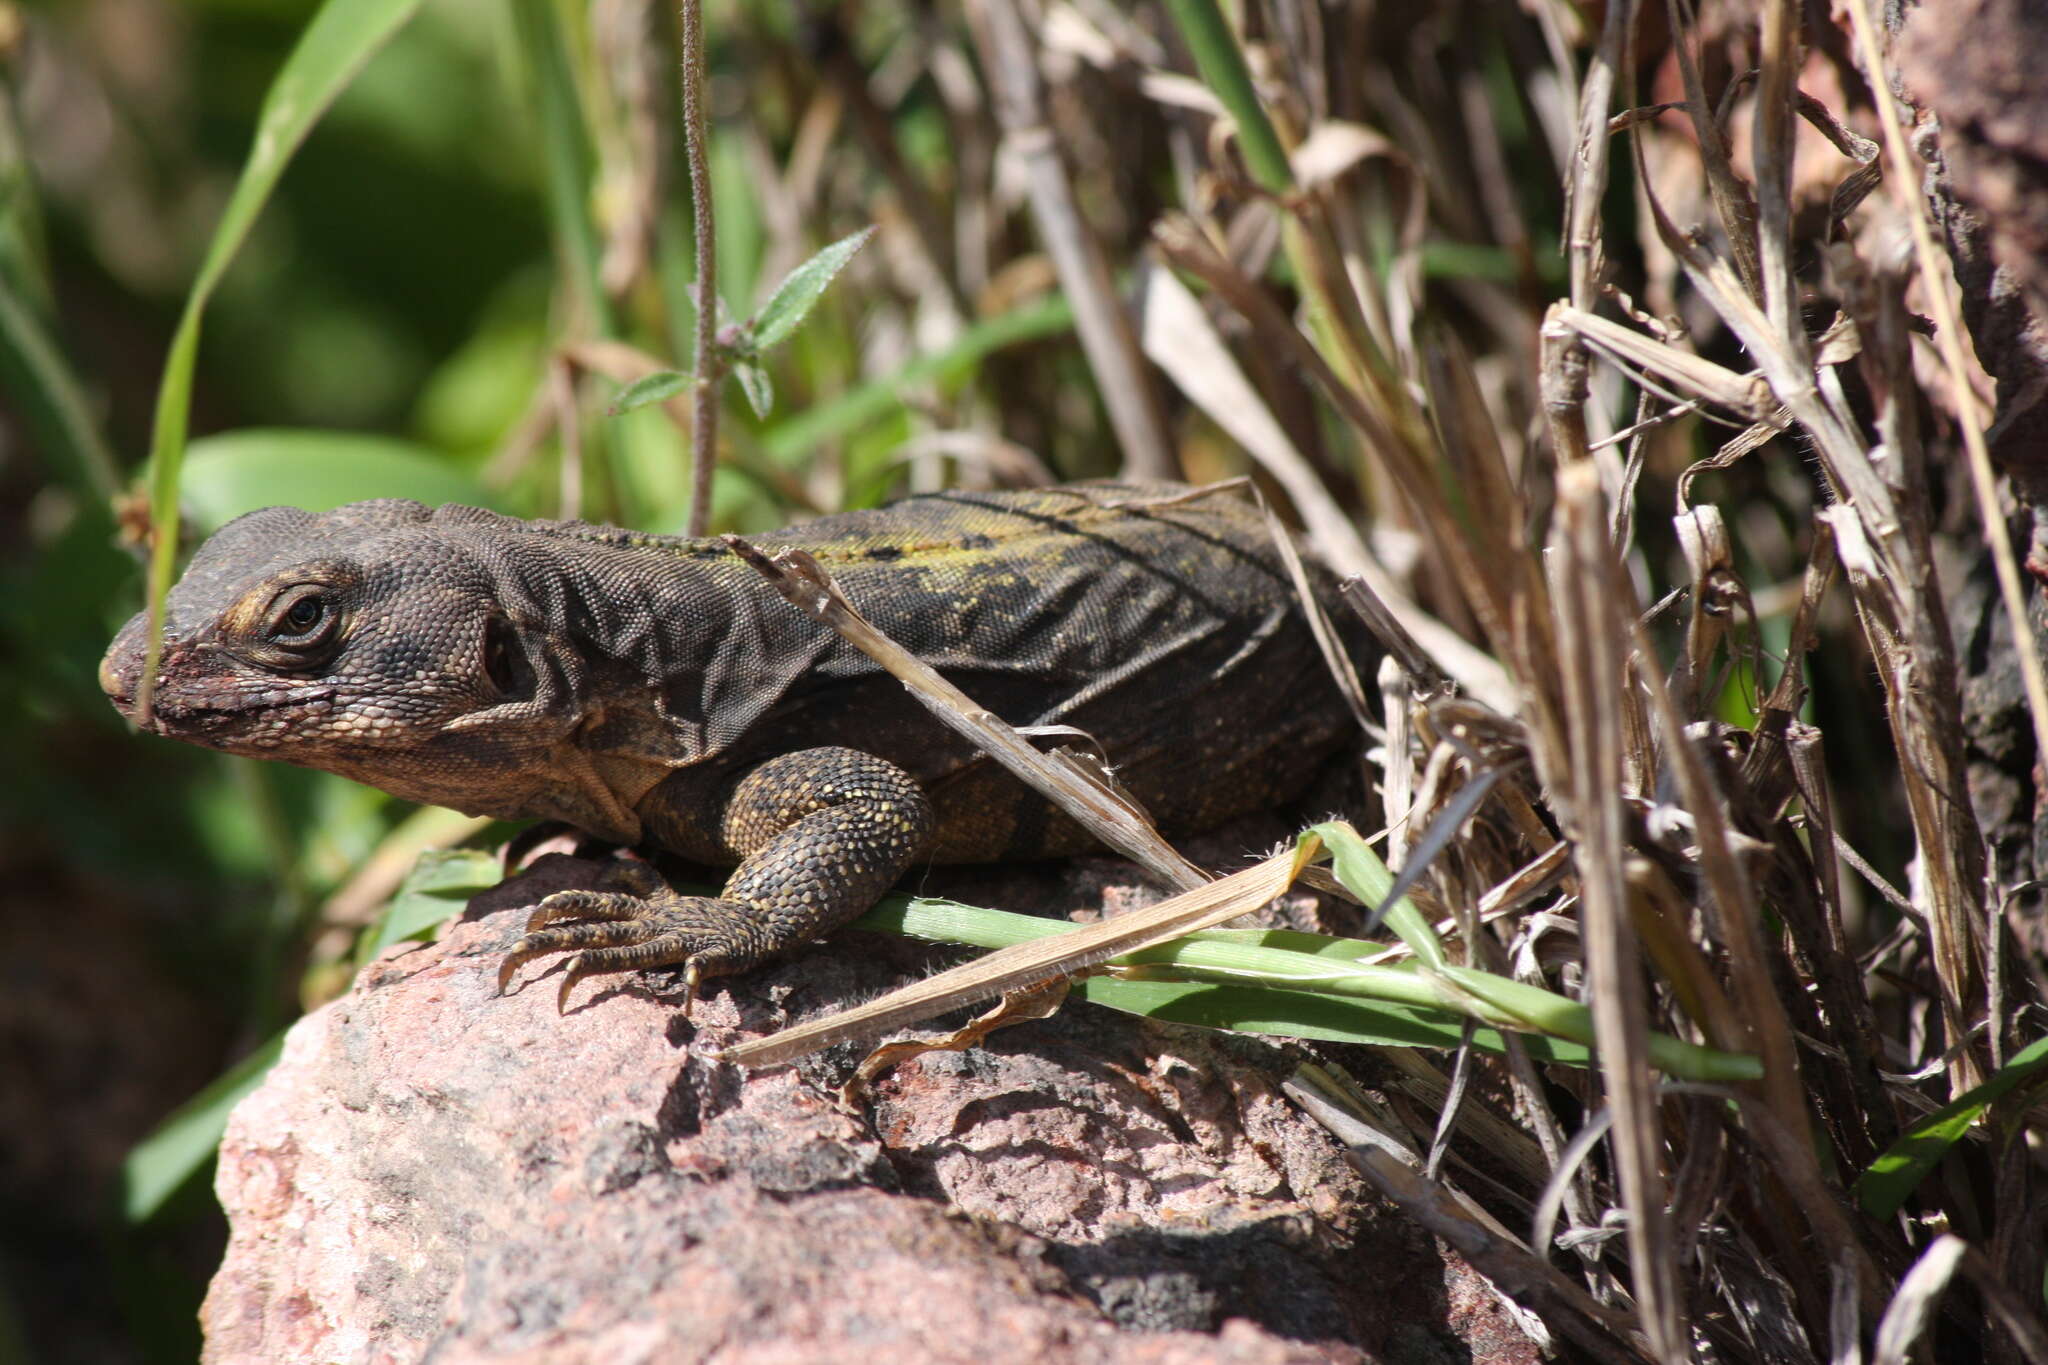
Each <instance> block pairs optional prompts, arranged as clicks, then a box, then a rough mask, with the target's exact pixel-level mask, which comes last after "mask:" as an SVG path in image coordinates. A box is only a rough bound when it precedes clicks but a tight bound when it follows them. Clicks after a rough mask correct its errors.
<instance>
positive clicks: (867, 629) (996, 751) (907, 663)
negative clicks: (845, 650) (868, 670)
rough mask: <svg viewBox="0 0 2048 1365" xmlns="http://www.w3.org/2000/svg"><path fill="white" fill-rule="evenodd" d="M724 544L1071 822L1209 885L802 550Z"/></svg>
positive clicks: (1162, 868) (1146, 826)
mask: <svg viewBox="0 0 2048 1365" xmlns="http://www.w3.org/2000/svg"><path fill="white" fill-rule="evenodd" d="M724 539H725V543H726V544H727V545H729V546H731V547H732V549H733V552H734V553H735V554H737V555H739V556H740V557H741V558H742V559H744V560H746V562H747V563H748V564H749V565H751V566H752V567H753V568H754V569H755V570H756V571H757V572H759V573H760V574H761V576H762V577H763V578H766V579H767V580H768V581H769V583H771V584H772V585H773V586H774V588H775V590H776V591H777V592H779V593H781V594H782V595H783V597H784V598H786V599H787V600H788V601H789V602H790V604H791V605H792V606H794V607H796V608H797V609H798V610H799V611H801V612H803V613H804V614H805V615H807V616H809V617H811V619H813V620H815V621H817V622H818V623H819V624H820V625H824V626H828V627H830V628H831V629H833V630H836V631H838V632H839V633H840V634H841V635H843V636H844V637H846V639H847V640H848V641H849V642H851V643H852V644H853V645H854V646H855V647H857V648H858V649H860V651H861V652H862V653H864V654H866V655H867V656H868V657H869V658H871V659H873V660H874V661H875V662H876V663H878V664H880V665H881V666H882V667H883V668H885V669H887V670H888V672H889V673H890V675H891V676H893V677H895V678H896V679H897V680H898V681H900V682H902V683H903V684H904V686H906V687H908V688H909V689H910V692H911V695H912V696H914V697H916V698H917V699H918V701H920V702H921V703H923V704H924V706H925V707H926V709H928V710H929V711H931V713H932V714H933V715H935V716H937V717H938V718H939V720H940V721H942V722H943V723H944V724H946V725H947V726H949V727H951V728H952V729H954V730H955V731H957V732H959V733H960V734H962V735H964V736H966V737H967V738H968V739H969V740H971V741H972V742H973V743H974V744H976V745H977V746H979V747H980V748H982V749H983V750H985V751H986V752H987V753H988V754H989V755H990V756H991V757H993V758H994V759H995V760H996V761H997V762H999V763H1001V764H1002V765H1003V766H1004V767H1006V768H1008V769H1009V770H1010V771H1011V772H1013V773H1015V774H1016V775H1017V777H1018V778H1019V779H1020V780H1022V781H1023V782H1024V783H1026V784H1027V785H1028V786H1030V787H1032V788H1033V789H1034V790H1036V791H1037V792H1039V793H1040V794H1041V795H1043V796H1044V797H1045V798H1046V799H1047V800H1049V801H1051V802H1052V803H1053V804H1054V805H1056V806H1058V807H1060V808H1061V809H1062V810H1064V811H1065V812H1066V813H1067V814H1069V815H1071V816H1073V817H1074V819H1076V820H1077V821H1079V822H1080V823H1081V824H1082V825H1083V826H1084V827H1085V828H1086V829H1087V830H1088V832H1089V833H1090V834H1093V835H1094V836H1095V837H1096V838H1098V839H1100V840H1101V841H1102V842H1103V843H1105V844H1107V845H1108V846H1109V847H1111V848H1113V849H1115V850H1117V851H1118V852H1119V853H1122V854H1124V855H1125V856H1126V857H1128V858H1130V859H1132V860H1133V861H1135V862H1137V863H1139V864H1140V865H1142V866H1144V867H1146V868H1149V869H1150V870H1151V871H1152V872H1153V873H1155V874H1156V875H1157V876H1159V877H1160V878H1161V879H1162V880H1164V881H1165V882H1167V883H1168V884H1169V885H1171V886H1176V887H1179V888H1181V889H1182V890H1187V889H1189V888H1190V887H1196V886H1200V885H1201V884H1202V883H1203V882H1205V881H1207V880H1208V878H1207V877H1206V876H1205V875H1204V874H1203V872H1202V870H1201V869H1200V868H1198V867H1196V866H1195V865H1194V864H1193V863H1190V862H1189V861H1188V860H1187V859H1185V858H1183V857H1181V856H1180V854H1179V853H1177V852H1175V851H1174V849H1173V846H1172V845H1170V844H1168V843H1167V842H1166V841H1165V840H1164V839H1162V838H1160V837H1159V832H1158V831H1157V830H1155V829H1153V828H1152V823H1151V821H1149V820H1147V819H1146V818H1144V816H1143V814H1142V812H1140V811H1138V810H1136V809H1135V808H1133V807H1132V806H1131V805H1130V803H1129V801H1128V800H1127V799H1126V798H1124V797H1123V796H1122V795H1120V794H1119V793H1117V792H1113V791H1111V790H1110V789H1109V788H1108V787H1106V786H1103V785H1102V784H1101V783H1100V782H1097V781H1095V780H1094V779H1093V777H1092V776H1091V775H1089V774H1088V773H1087V772H1086V771H1085V770H1083V769H1081V768H1079V767H1077V766H1075V765H1073V764H1070V763H1063V762H1061V761H1060V760H1059V759H1058V758H1057V757H1049V756H1047V755H1045V754H1042V753H1040V752H1039V751H1038V750H1037V749H1036V748H1034V747H1032V745H1031V742H1030V741H1029V740H1027V739H1026V738H1025V737H1024V736H1023V735H1021V734H1019V733H1018V732H1017V731H1016V730H1014V729H1012V728H1011V727H1010V726H1008V725H1005V724H1004V723H1003V722H1002V721H1001V720H1000V719H998V718H997V717H996V716H995V715H994V714H993V713H991V712H990V711H988V710H987V709H986V708H984V707H981V706H978V705H976V704H975V702H974V699H973V698H971V697H969V696H968V695H967V694H966V693H965V692H962V691H961V690H960V689H959V688H957V687H955V686H954V685H953V684H952V683H950V682H948V681H947V680H946V679H945V678H943V677H941V676H940V674H939V672H938V670H937V669H934V668H933V667H932V666H931V665H929V664H927V663H925V662H924V661H923V660H922V659H919V658H918V657H917V656H916V655H914V654H912V653H910V651H908V650H906V649H904V648H903V647H902V646H901V645H898V644H897V643H896V642H895V641H893V640H891V639H890V638H889V637H888V636H886V635H884V634H882V632H880V631H879V630H876V629H875V627H874V626H873V624H871V623H870V622H869V621H868V620H867V619H866V618H865V617H863V616H862V615H861V614H860V613H859V612H858V611H856V610H854V607H853V604H852V603H851V602H849V601H847V600H846V597H845V595H844V594H843V593H841V592H840V591H839V589H838V587H837V585H835V584H834V583H833V582H832V579H831V577H830V575H828V574H827V573H826V572H825V571H824V569H823V568H822V567H820V566H819V564H818V562H817V561H816V560H815V559H813V558H811V556H810V555H808V554H806V553H804V552H803V551H801V550H784V551H782V552H781V553H779V554H777V555H775V556H774V557H773V558H772V559H771V558H770V557H769V556H768V555H766V554H764V553H762V552H761V551H760V550H759V549H758V548H756V547H755V546H753V545H750V544H748V543H747V542H746V541H744V540H742V539H740V537H738V536H726V537H725V538H724Z"/></svg>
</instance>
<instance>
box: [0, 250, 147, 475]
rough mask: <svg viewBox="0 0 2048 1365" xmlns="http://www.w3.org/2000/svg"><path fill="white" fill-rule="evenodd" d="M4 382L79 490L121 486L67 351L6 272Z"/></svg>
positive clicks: (1, 286)
mask: <svg viewBox="0 0 2048 1365" xmlns="http://www.w3.org/2000/svg"><path fill="white" fill-rule="evenodd" d="M0 386H4V388H5V391H6V392H8V393H10V394H12V395H13V397H14V401H15V402H16V404H18V406H17V407H16V409H15V410H16V411H17V412H19V413H21V414H22V415H23V416H24V417H26V418H27V419H28V422H29V428H30V430H31V431H33V432H34V433H35V436H36V440H37V443H38V444H39V445H40V446H41V447H42V449H43V450H44V451H45V452H46V453H47V454H48V456H49V457H50V460H51V463H53V464H54V465H56V466H57V468H55V469H53V470H52V471H51V472H52V473H54V474H58V475H61V476H62V477H63V478H64V480H65V481H66V482H67V483H69V484H70V485H71V486H72V488H73V489H74V490H76V491H77V492H79V493H81V494H85V495H89V496H92V497H98V498H102V499H107V498H112V497H113V496H114V494H115V492H116V491H117V490H119V488H120V486H121V476H120V472H119V468H118V466H117V465H116V464H115V462H114V452H113V451H112V450H111V449H109V448H108V446H107V441H106V438H105V437H104V436H102V435H101V434H100V429H99V424H98V423H97V422H95V421H93V419H92V416H91V414H90V412H89V411H88V410H87V407H86V402H85V395H84V392H83V391H82V390H81V389H80V388H79V385H78V380H77V377H76V376H74V375H73V374H72V372H71V367H70V365H69V364H68V363H67V362H66V361H65V359H64V353H63V351H62V350H61V349H59V347H58V345H57V343H56V341H55V339H54V338H52V337H51V336H50V334H49V332H48V331H47V330H46V329H45V328H44V326H43V321H42V318H41V317H39V316H38V315H37V313H36V310H35V308H34V307H33V306H31V304H30V303H29V301H28V300H27V299H25V298H23V297H22V296H21V295H20V294H19V293H17V292H16V291H15V287H14V285H13V283H12V282H11V281H10V280H9V279H8V277H7V274H6V272H5V271H0Z"/></svg>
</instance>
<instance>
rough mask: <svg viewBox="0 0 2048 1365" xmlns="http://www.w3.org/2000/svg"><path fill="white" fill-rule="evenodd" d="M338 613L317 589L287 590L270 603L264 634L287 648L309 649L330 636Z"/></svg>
mask: <svg viewBox="0 0 2048 1365" xmlns="http://www.w3.org/2000/svg"><path fill="white" fill-rule="evenodd" d="M339 620H340V614H339V613H338V612H337V611H336V610H335V609H334V607H333V605H332V604H331V603H330V602H329V601H328V600H327V597H326V595H325V594H324V593H323V592H322V591H321V589H320V588H319V587H317V586H315V585H313V584H310V583H302V584H300V585H299V586H298V587H295V588H289V589H287V590H286V591H284V592H282V593H280V594H278V596H277V598H276V600H274V601H273V602H272V603H271V604H270V619H269V623H268V625H267V626H266V628H265V634H267V635H268V636H269V637H270V640H271V642H272V643H273V644H278V645H282V646H284V647H285V648H287V649H300V650H303V649H309V648H311V647H313V646H315V645H319V644H324V643H325V642H326V641H327V639H328V637H329V636H331V635H333V634H334V627H335V625H336V623H337V622H338V621H339Z"/></svg>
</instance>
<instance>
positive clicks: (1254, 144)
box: [1166, 0, 1294, 194]
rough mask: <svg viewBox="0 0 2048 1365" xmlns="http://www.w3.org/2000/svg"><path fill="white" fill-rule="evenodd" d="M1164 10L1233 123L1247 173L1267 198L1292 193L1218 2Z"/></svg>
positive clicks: (1169, 2) (1281, 152)
mask: <svg viewBox="0 0 2048 1365" xmlns="http://www.w3.org/2000/svg"><path fill="white" fill-rule="evenodd" d="M1166 8H1167V12H1168V13H1170V14H1172V15H1173V22H1174V26H1175V27H1176V28H1178V29H1179V30H1180V34H1181V37H1182V38H1184V39H1186V40H1187V45H1188V48H1189V49H1190V50H1191V51H1192V52H1193V53H1194V54H1195V65H1196V67H1197V68H1199V69H1200V70H1201V73H1202V81H1203V83H1204V84H1206V85H1207V86H1208V87H1209V88H1210V89H1211V90H1213V91H1215V92H1216V98H1217V99H1219V100H1221V101H1223V107H1224V108H1225V109H1227V110H1229V111H1230V117H1231V119H1232V120H1233V121H1234V122H1236V124H1237V145H1238V149H1239V150H1240V151H1241V152H1242V153H1243V154H1244V164H1245V169H1247V170H1249V171H1250V172H1251V173H1252V177H1253V179H1255V180H1257V181H1258V182H1259V185H1260V187H1261V188H1263V189H1265V190H1266V191H1267V192H1269V193H1271V194H1285V193H1287V192H1288V191H1289V190H1291V189H1293V188H1294V171H1293V168H1291V167H1290V166H1289V165H1288V164H1287V152H1286V150H1285V149H1284V148H1282V147H1281V145H1280V136H1279V134H1277V133H1275V132H1274V131H1273V124H1272V122H1271V121H1270V120H1268V119H1267V117H1266V109H1265V106H1264V105H1262V104H1260V103H1259V92H1258V91H1257V90H1254V89H1253V88H1252V73H1251V69H1250V68H1249V67H1247V66H1246V65H1245V64H1244V51H1243V49H1241V48H1240V47H1238V45H1237V35H1236V34H1235V33H1232V32H1231V30H1230V21H1229V20H1227V19H1225V18H1224V17H1223V11H1222V10H1221V9H1219V8H1217V5H1216V0H1166Z"/></svg>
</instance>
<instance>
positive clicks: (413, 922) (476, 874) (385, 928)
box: [356, 848, 504, 965]
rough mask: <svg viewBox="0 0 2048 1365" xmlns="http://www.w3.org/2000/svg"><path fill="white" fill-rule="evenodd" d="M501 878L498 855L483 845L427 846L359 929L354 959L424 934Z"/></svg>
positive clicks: (371, 956) (364, 958)
mask: <svg viewBox="0 0 2048 1365" xmlns="http://www.w3.org/2000/svg"><path fill="white" fill-rule="evenodd" d="M503 880H504V871H503V869H501V868H500V867H499V866H498V860H497V859H496V858H495V857H493V856H492V855H491V854H489V853H485V852H484V851H483V850H481V849H473V848H436V849H429V850H427V851H426V852H425V853H422V854H421V855H420V860H419V861H418V862H416V863H414V864H413V865H412V871H411V872H408V873H407V874H406V877H405V881H404V882H403V883H401V884H400V885H399V888H398V894H397V895H395V896H393V897H392V898H391V903H390V904H389V905H387V906H385V907H384V913H382V914H381V915H379V916H378V917H377V920H376V922H375V923H374V924H372V925H371V926H370V927H369V929H368V930H367V931H366V932H365V933H364V934H363V939H362V942H361V943H360V944H359V945H358V946H357V949H356V962H357V964H358V965H360V964H362V963H366V962H369V961H371V960H373V959H374V958H375V957H376V956H377V954H379V953H381V952H383V951H384V950H385V949H386V948H389V947H390V946H391V945H392V944H394V943H403V942H404V941H405V940H407V939H409V938H421V937H424V936H425V935H426V933H427V932H428V931H429V930H431V929H433V928H434V927H435V926H437V925H439V924H441V923H442V922H443V921H445V920H449V919H453V918H454V917H455V916H457V915H459V914H461V913H462V909H463V907H464V906H465V905H467V904H468V903H469V898H470V897H471V896H474V895H476V894H478V893H479V892H482V891H488V890H490V889H491V888H492V887H494V886H496V885H497V884H498V883H499V882H501V881H503Z"/></svg>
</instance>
